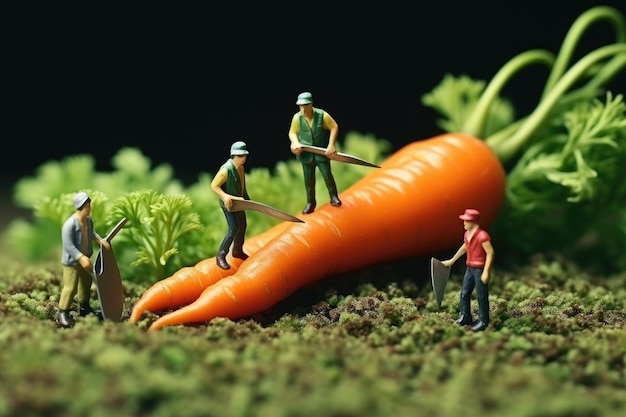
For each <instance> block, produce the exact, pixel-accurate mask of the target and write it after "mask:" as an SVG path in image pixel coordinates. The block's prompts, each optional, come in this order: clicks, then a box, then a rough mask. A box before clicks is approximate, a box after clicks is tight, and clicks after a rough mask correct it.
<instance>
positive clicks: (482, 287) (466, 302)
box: [460, 266, 489, 324]
mask: <svg viewBox="0 0 626 417" xmlns="http://www.w3.org/2000/svg"><path fill="white" fill-rule="evenodd" d="M482 273H483V268H472V267H469V266H468V267H467V269H466V270H465V276H464V277H463V287H462V288H461V305H460V310H461V316H465V317H467V318H470V317H472V314H471V311H470V299H471V297H472V292H473V291H474V287H475V288H476V297H477V298H478V314H479V317H480V321H482V322H483V323H485V324H489V284H485V283H483V282H482V281H481V280H480V276H481V275H482Z"/></svg>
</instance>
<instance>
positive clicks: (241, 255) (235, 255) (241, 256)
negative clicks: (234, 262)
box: [233, 249, 248, 261]
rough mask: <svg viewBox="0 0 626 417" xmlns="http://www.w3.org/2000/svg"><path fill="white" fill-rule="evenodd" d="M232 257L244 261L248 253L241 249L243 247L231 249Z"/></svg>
mask: <svg viewBox="0 0 626 417" xmlns="http://www.w3.org/2000/svg"><path fill="white" fill-rule="evenodd" d="M233 258H238V259H243V260H244V261H245V260H246V259H248V254H247V253H245V252H244V251H243V249H239V250H236V251H235V250H233Z"/></svg>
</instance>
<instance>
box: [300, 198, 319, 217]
mask: <svg viewBox="0 0 626 417" xmlns="http://www.w3.org/2000/svg"><path fill="white" fill-rule="evenodd" d="M315 205H316V202H315V200H313V201H309V202H307V203H306V206H304V208H303V209H302V213H304V214H310V213H313V212H314V211H315Z"/></svg>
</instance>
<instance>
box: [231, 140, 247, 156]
mask: <svg viewBox="0 0 626 417" xmlns="http://www.w3.org/2000/svg"><path fill="white" fill-rule="evenodd" d="M249 153H250V152H248V145H246V143H245V142H242V141H240V140H238V141H237V142H235V143H233V144H232V145H231V147H230V154H231V156H232V155H248V154H249Z"/></svg>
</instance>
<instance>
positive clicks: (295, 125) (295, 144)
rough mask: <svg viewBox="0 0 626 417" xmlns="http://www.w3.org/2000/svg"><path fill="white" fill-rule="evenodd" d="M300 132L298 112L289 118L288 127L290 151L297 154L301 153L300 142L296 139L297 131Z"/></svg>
mask: <svg viewBox="0 0 626 417" xmlns="http://www.w3.org/2000/svg"><path fill="white" fill-rule="evenodd" d="M299 132H300V120H299V115H298V113H296V114H294V115H293V117H292V118H291V126H290V127H289V140H290V141H291V146H290V149H291V152H292V153H293V154H296V155H299V154H300V153H302V144H301V143H300V140H299V139H298V133H299Z"/></svg>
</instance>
